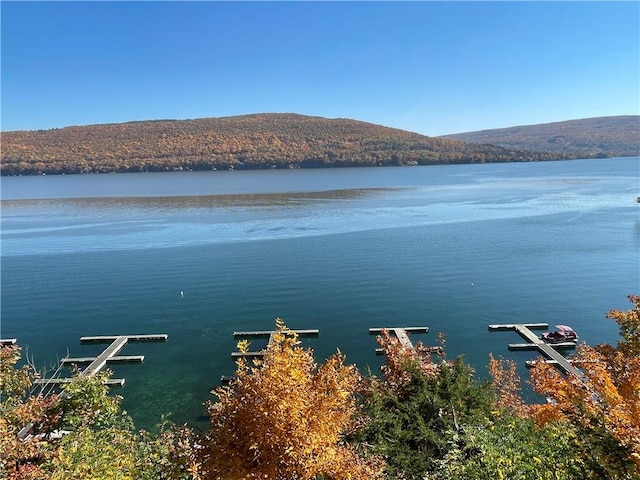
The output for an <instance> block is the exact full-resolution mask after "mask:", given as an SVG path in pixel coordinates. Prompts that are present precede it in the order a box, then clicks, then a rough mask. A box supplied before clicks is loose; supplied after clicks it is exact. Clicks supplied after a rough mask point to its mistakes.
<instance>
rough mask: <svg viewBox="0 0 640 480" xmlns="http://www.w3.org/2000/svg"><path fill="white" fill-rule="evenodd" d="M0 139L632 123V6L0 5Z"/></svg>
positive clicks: (637, 12)
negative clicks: (122, 128)
mask: <svg viewBox="0 0 640 480" xmlns="http://www.w3.org/2000/svg"><path fill="white" fill-rule="evenodd" d="M1 13H2V39H1V40H2V45H1V49H2V52H1V53H2V58H1V67H2V72H1V79H2V84H1V88H2V90H1V100H2V107H1V113H2V117H1V128H2V130H3V131H7V130H19V129H27V130H32V129H47V128H54V127H63V126H68V125H85V124H95V123H114V122H125V121H131V120H151V119H166V118H173V119H184V118H200V117H222V116H230V115H240V114H247V113H258V112H294V113H301V114H305V115H318V116H323V117H330V118H336V117H341V118H353V119H357V120H363V121H367V122H372V123H377V124H381V125H385V126H390V127H395V128H402V129H405V130H410V131H414V132H419V133H422V134H426V135H443V134H447V133H458V132H464V131H471V130H480V129H485V128H499V127H508V126H514V125H527V124H535V123H545V122H552V121H561V120H569V119H575V118H587V117H597V116H608V115H630V114H638V113H640V65H639V63H640V37H639V36H640V3H639V2H637V1H628V2H612V1H606V2H522V3H521V2H478V1H476V2H457V1H449V2H255V3H254V2H168V1H167V2H24V1H23V2H18V1H15V2H12V1H2V2H1Z"/></svg>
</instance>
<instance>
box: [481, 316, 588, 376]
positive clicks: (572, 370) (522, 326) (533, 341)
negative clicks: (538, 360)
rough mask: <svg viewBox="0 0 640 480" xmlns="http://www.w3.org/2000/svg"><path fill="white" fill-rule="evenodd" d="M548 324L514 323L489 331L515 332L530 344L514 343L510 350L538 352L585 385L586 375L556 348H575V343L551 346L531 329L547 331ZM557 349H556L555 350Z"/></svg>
mask: <svg viewBox="0 0 640 480" xmlns="http://www.w3.org/2000/svg"><path fill="white" fill-rule="evenodd" d="M547 328H549V324H548V323H514V324H504V325H489V331H499V330H502V331H504V330H515V331H516V332H518V334H520V336H522V337H523V338H524V339H526V340H527V341H528V343H512V344H509V349H510V350H538V351H539V352H540V353H542V354H543V355H544V356H545V357H547V359H548V361H549V362H548V363H552V364H553V365H556V366H557V367H558V368H560V369H561V370H562V371H563V372H564V373H566V374H571V375H574V376H575V377H576V378H578V379H579V380H580V381H582V382H583V383H584V382H585V381H586V376H585V374H584V373H583V372H582V371H580V370H578V369H577V368H576V367H574V366H573V365H572V364H571V361H570V360H568V359H567V358H565V357H564V356H563V355H562V354H561V353H560V352H558V351H557V350H556V349H555V348H575V347H576V344H575V343H574V342H565V343H556V344H549V343H546V342H544V341H542V340H541V339H540V337H538V335H536V334H535V333H534V332H532V331H531V329H547ZM554 347H555V348H554Z"/></svg>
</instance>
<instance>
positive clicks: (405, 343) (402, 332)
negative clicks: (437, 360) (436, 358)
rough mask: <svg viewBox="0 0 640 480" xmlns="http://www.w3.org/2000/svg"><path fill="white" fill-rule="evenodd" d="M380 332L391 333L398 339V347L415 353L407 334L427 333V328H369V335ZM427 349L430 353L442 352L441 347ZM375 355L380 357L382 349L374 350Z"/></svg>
mask: <svg viewBox="0 0 640 480" xmlns="http://www.w3.org/2000/svg"><path fill="white" fill-rule="evenodd" d="M382 330H387V331H388V332H390V333H393V334H394V335H395V337H396V338H397V339H398V341H399V342H400V345H402V347H404V348H406V349H408V350H411V351H413V352H415V351H416V347H415V346H414V345H413V342H412V341H411V337H410V336H409V333H428V332H429V327H377V328H370V329H369V335H378V334H380V333H382ZM427 348H428V349H429V350H430V351H431V353H441V352H442V348H441V347H427ZM376 353H377V354H378V355H382V354H383V353H384V352H383V349H382V348H376Z"/></svg>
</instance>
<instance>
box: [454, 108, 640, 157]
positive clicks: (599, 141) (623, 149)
mask: <svg viewBox="0 0 640 480" xmlns="http://www.w3.org/2000/svg"><path fill="white" fill-rule="evenodd" d="M442 138H450V139H454V140H461V141H464V142H474V143H490V144H494V145H500V146H502V147H505V148H518V149H527V150H541V151H546V152H558V153H563V154H564V153H573V154H578V155H583V156H589V157H594V156H606V157H617V156H637V155H640V116H638V115H621V116H614V117H596V118H584V119H580V120H567V121H564V122H553V123H543V124H539V125H526V126H518V127H509V128H498V129H493V130H480V131H476V132H466V133H456V134H453V135H444V136H443V137H442Z"/></svg>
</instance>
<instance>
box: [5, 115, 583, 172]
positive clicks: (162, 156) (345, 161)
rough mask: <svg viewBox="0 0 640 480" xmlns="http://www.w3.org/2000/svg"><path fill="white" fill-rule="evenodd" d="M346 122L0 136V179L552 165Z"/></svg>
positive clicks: (275, 121)
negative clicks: (523, 163)
mask: <svg viewBox="0 0 640 480" xmlns="http://www.w3.org/2000/svg"><path fill="white" fill-rule="evenodd" d="M558 158H575V157H574V156H572V155H571V154H569V155H564V154H562V155H559V154H557V153H540V152H531V151H525V150H523V149H512V148H505V147H501V146H495V145H479V144H474V143H466V142H461V141H458V140H453V139H447V138H435V137H427V136H424V135H419V134H417V133H411V132H407V131H403V130H398V129H393V128H387V127H383V126H380V125H374V124H370V123H365V122H360V121H356V120H349V119H327V118H322V117H310V116H304V115H297V114H276V113H269V114H254V115H242V116H234V117H222V118H204V119H196V120H157V121H143V122H129V123H119V124H107V125H89V126H74V127H66V128H61V129H51V130H37V131H12V132H3V133H2V152H1V157H0V162H1V164H0V168H1V173H2V175H20V174H21V175H34V174H41V173H54V174H56V173H88V172H132V171H171V170H212V169H220V168H224V169H256V168H296V167H341V166H373V165H418V164H419V165H427V164H443V163H482V162H518V161H540V160H556V159H558Z"/></svg>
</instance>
